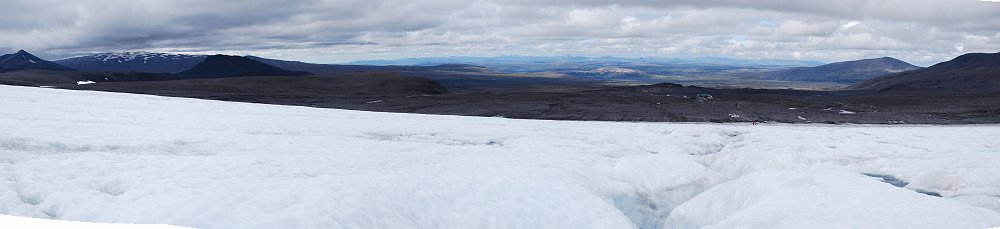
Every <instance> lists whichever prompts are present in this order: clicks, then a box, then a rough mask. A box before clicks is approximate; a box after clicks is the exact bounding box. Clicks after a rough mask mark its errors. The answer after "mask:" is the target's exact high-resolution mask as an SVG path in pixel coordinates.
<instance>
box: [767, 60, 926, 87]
mask: <svg viewBox="0 0 1000 229" xmlns="http://www.w3.org/2000/svg"><path fill="white" fill-rule="evenodd" d="M915 69H920V67H917V66H913V65H912V64H909V63H906V62H903V61H901V60H897V59H894V58H891V57H882V58H877V59H865V60H856V61H847V62H838V63H832V64H826V65H821V66H816V67H799V68H792V69H788V70H782V71H775V72H764V73H760V76H759V77H760V78H764V79H774V80H786V81H814V82H839V83H856V82H860V81H863V80H866V79H871V78H874V77H878V76H883V75H887V74H892V73H899V72H905V71H910V70H915Z"/></svg>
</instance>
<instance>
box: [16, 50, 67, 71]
mask: <svg viewBox="0 0 1000 229" xmlns="http://www.w3.org/2000/svg"><path fill="white" fill-rule="evenodd" d="M17 70H50V71H74V69H72V68H68V67H66V66H62V65H59V64H56V63H53V62H51V61H47V60H43V59H41V58H38V57H36V56H35V55H31V53H28V52H25V51H24V50H20V51H17V52H16V53H13V54H5V55H3V56H0V72H8V71H17Z"/></svg>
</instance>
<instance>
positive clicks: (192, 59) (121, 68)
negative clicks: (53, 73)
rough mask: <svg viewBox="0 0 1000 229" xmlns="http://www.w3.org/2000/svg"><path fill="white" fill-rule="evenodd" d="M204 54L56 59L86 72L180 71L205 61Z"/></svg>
mask: <svg viewBox="0 0 1000 229" xmlns="http://www.w3.org/2000/svg"><path fill="white" fill-rule="evenodd" d="M205 57H206V56H203V55H184V54H171V53H152V52H115V53H98V54H94V55H88V56H79V57H73V58H67V59H62V60H57V61H55V62H56V63H58V64H61V65H64V66H68V67H71V68H75V69H77V70H80V71H84V72H152V73H178V72H181V71H184V70H187V69H190V68H192V67H194V66H195V65H198V63H201V62H202V61H205Z"/></svg>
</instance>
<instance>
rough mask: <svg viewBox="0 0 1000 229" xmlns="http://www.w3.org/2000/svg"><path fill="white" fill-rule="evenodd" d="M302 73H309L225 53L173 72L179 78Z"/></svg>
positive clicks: (293, 74)
mask: <svg viewBox="0 0 1000 229" xmlns="http://www.w3.org/2000/svg"><path fill="white" fill-rule="evenodd" d="M303 75H309V72H302V71H288V70H285V69H282V68H279V67H275V66H271V65H268V64H265V63H261V62H260V61H257V60H254V59H250V58H247V57H241V56H227V55H214V56H208V57H207V58H205V61H203V62H201V63H199V64H198V65H195V66H194V67H193V68H191V69H188V70H187V71H183V72H181V73H177V74H175V76H177V77H178V78H181V79H205V78H227V77H243V76H303Z"/></svg>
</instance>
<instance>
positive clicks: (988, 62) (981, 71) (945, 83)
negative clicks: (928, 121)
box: [848, 53, 1000, 93]
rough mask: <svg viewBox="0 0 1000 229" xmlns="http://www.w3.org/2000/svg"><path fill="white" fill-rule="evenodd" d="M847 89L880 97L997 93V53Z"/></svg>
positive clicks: (999, 82) (964, 57)
mask: <svg viewBox="0 0 1000 229" xmlns="http://www.w3.org/2000/svg"><path fill="white" fill-rule="evenodd" d="M848 89H850V90H868V91H878V92H881V93H975V92H988V91H1000V53H969V54H965V55H962V56H959V57H957V58H955V59H953V60H950V61H947V62H942V63H939V64H936V65H934V66H930V67H927V68H924V69H920V70H914V71H908V72H902V73H897V74H892V75H887V76H883V77H878V78H874V79H869V80H865V81H862V82H860V83H857V84H854V85H852V86H850V87H848Z"/></svg>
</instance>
